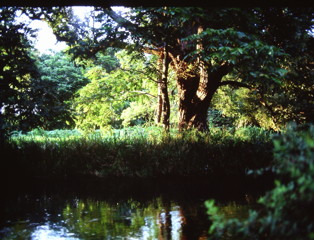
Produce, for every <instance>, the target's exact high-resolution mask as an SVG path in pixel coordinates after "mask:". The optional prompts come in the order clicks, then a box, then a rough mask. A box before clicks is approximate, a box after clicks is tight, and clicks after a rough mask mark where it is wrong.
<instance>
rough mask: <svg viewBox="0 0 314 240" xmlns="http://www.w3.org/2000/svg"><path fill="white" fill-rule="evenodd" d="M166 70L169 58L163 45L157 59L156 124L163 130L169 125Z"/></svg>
mask: <svg viewBox="0 0 314 240" xmlns="http://www.w3.org/2000/svg"><path fill="white" fill-rule="evenodd" d="M168 69H169V57H168V50H167V46H166V44H165V46H164V48H163V50H162V54H161V55H160V57H159V59H158V70H159V74H160V78H159V81H158V106H157V122H158V123H162V125H163V127H164V129H165V130H167V131H168V130H169V125H170V120H169V119H170V101H169V95H168Z"/></svg>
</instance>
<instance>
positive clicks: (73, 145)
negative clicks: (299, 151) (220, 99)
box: [1, 127, 273, 177]
mask: <svg viewBox="0 0 314 240" xmlns="http://www.w3.org/2000/svg"><path fill="white" fill-rule="evenodd" d="M270 136H271V133H270V132H268V131H265V130H263V129H260V128H240V129H234V128H229V129H224V128H213V129H211V131H210V132H209V133H198V132H194V131H189V132H183V133H182V132H181V133H179V132H177V131H175V130H173V131H171V132H170V133H169V134H166V133H164V132H163V130H162V129H160V128H156V127H151V128H128V129H123V130H116V131H112V132H109V133H105V134H103V133H101V132H95V133H92V134H82V133H80V132H78V131H75V130H73V131H62V130H56V131H49V132H48V131H42V130H34V131H32V132H29V133H27V134H20V133H16V134H14V135H12V137H11V139H10V141H9V142H8V144H6V145H4V146H2V152H3V153H6V154H5V155H4V156H7V157H4V158H3V159H2V160H1V161H2V166H3V167H2V169H3V172H2V174H3V175H8V176H11V177H14V176H17V177H19V176H48V177H67V176H100V177H109V176H110V177H111V176H117V177H119V176H120V177H160V176H200V175H202V176H208V175H209V176H210V175H238V174H240V175H243V174H244V173H245V172H246V171H248V170H249V169H258V168H261V167H265V166H268V165H269V163H270V161H271V160H272V155H273V153H272V149H273V144H272V141H271V137H270Z"/></svg>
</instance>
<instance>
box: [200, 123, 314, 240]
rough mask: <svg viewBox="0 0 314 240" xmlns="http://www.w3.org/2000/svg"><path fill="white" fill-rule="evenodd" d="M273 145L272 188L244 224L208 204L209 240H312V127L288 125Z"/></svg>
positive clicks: (313, 175)
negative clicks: (274, 176) (273, 175)
mask: <svg viewBox="0 0 314 240" xmlns="http://www.w3.org/2000/svg"><path fill="white" fill-rule="evenodd" d="M274 146H275V148H274V154H275V165H274V169H275V173H276V174H277V180H276V181H275V188H274V189H273V190H272V191H270V192H268V193H266V195H265V196H264V197H262V198H260V199H259V203H260V205H261V206H260V210H258V211H256V210H252V211H251V212H250V214H249V217H248V218H247V219H245V220H243V221H242V220H239V219H226V218H224V216H223V215H221V214H220V213H219V210H218V208H217V207H216V206H215V204H214V202H213V201H208V202H207V203H206V205H207V208H208V214H209V215H210V218H211V220H212V221H213V223H212V226H211V228H210V233H211V234H212V238H211V239H222V238H223V237H232V239H242V240H245V239H256V240H257V239H269V240H272V239H274V240H275V239H276V240H287V239H294V240H305V239H314V217H313V212H314V126H313V125H312V126H309V127H308V129H306V127H297V126H290V127H289V128H288V129H287V131H286V133H284V134H282V135H281V136H277V137H276V138H275V139H274ZM224 239H225V238H224ZM228 239H229V238H228Z"/></svg>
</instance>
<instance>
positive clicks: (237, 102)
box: [0, 7, 314, 130]
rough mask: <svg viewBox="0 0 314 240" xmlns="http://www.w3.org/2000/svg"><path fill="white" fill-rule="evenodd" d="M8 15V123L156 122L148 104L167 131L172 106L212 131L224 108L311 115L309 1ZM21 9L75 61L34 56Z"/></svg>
mask: <svg viewBox="0 0 314 240" xmlns="http://www.w3.org/2000/svg"><path fill="white" fill-rule="evenodd" d="M1 11H2V13H3V14H2V15H1V17H2V18H1V27H2V28H3V30H2V33H1V34H2V42H1V46H2V48H1V49H2V52H3V54H2V55H3V57H2V62H3V63H2V65H3V67H2V68H0V69H1V70H2V72H1V73H0V76H1V77H2V78H3V79H4V81H3V83H2V85H3V86H4V88H2V91H3V94H2V95H1V96H2V99H1V101H2V114H1V116H2V118H1V119H2V121H4V120H5V121H6V122H9V121H11V122H13V121H15V120H14V119H18V120H16V121H17V122H18V124H20V125H21V124H23V121H26V122H33V125H32V126H35V125H40V126H42V127H45V128H54V127H66V124H65V122H67V123H69V124H70V126H74V125H73V124H74V122H76V126H77V127H82V126H85V127H86V126H87V125H90V126H93V127H92V128H99V127H103V126H105V125H112V126H114V127H121V126H122V125H121V123H122V121H124V124H130V123H131V122H132V121H133V120H135V119H136V114H135V112H136V111H139V115H141V114H142V117H143V119H144V120H143V121H144V122H145V121H148V120H149V121H152V119H154V117H151V116H150V117H148V118H146V117H147V116H148V115H145V114H144V112H145V111H144V112H142V113H140V112H141V111H140V110H139V109H141V108H142V110H144V109H146V110H147V109H148V108H147V107H144V109H143V106H148V105H149V106H153V105H154V104H152V103H153V101H155V104H156V105H155V106H156V107H151V108H150V109H151V110H150V115H151V114H152V113H155V114H157V116H156V117H155V119H157V122H160V123H162V124H163V125H164V127H166V128H168V127H169V124H170V122H171V121H169V119H174V116H172V115H171V114H170V109H171V112H172V114H174V112H173V110H174V108H176V111H175V112H176V113H175V114H176V115H177V116H178V117H177V124H178V126H179V128H180V129H186V128H197V129H199V130H207V129H208V120H211V119H209V118H210V117H211V116H212V114H209V113H210V112H211V111H214V109H215V108H216V109H217V110H220V111H221V113H222V114H223V115H224V116H226V117H231V118H233V121H234V122H233V123H234V124H240V125H241V124H249V125H258V126H262V127H265V128H272V129H276V130H277V129H280V128H281V127H282V126H284V125H285V124H286V123H287V122H288V121H297V122H300V123H302V122H313V119H314V117H313V109H314V108H313V104H314V101H313V92H314V91H313V86H314V84H313V81H314V80H313V71H312V69H313V33H312V29H313V27H312V26H313V9H312V8H289V7H268V8H200V7H153V8H151V7H150V8H147V7H145V8H144V7H137V8H125V9H124V10H123V11H120V12H119V11H115V10H113V9H112V8H103V7H95V8H94V10H93V11H91V12H90V16H87V17H86V18H85V20H84V21H82V20H80V19H79V18H78V17H76V16H75V15H74V13H73V11H72V9H71V7H50V8H48V7H42V8H30V7H24V8H11V7H9V8H2V9H1ZM18 11H19V12H20V13H23V14H25V15H27V16H28V17H29V18H30V19H41V20H43V19H44V20H45V21H47V22H48V24H49V25H50V27H51V28H52V29H53V31H54V33H55V35H56V37H57V39H58V40H59V41H65V42H67V44H68V49H67V50H66V54H67V55H68V56H70V57H71V59H70V58H68V57H66V56H65V55H64V54H63V55H62V54H55V55H54V56H39V57H36V56H35V55H36V54H35V52H34V51H33V52H32V51H31V44H30V40H29V37H28V35H30V34H32V33H33V32H32V31H31V30H30V29H28V28H27V27H26V25H24V24H22V23H19V24H17V23H16V21H15V20H14V19H15V18H16V14H17V12H18ZM6 39H16V40H14V41H11V42H10V44H8V41H7V40H6ZM12 56H19V57H12ZM117 56H118V57H117ZM36 58H37V59H39V61H37V62H36V61H35V59H36ZM132 59H135V60H136V61H134V60H132ZM140 59H142V60H140ZM145 59H146V60H145ZM148 59H150V60H149V61H148ZM71 61H73V62H71ZM14 69H16V70H14ZM169 74H170V75H169ZM9 75H10V77H8V76H9ZM87 79H89V80H87ZM88 82H90V83H88ZM87 83H88V84H87ZM86 84H87V85H86ZM85 85H86V86H85ZM148 86H149V87H148ZM23 89H25V90H23ZM26 89H27V91H26ZM47 89H49V90H48V91H47ZM15 93H18V94H15ZM135 93H136V94H135ZM138 94H140V96H141V97H138ZM13 95H14V96H16V98H14V97H13V98H12V96H13ZM135 95H137V97H135ZM38 96H44V97H43V98H42V99H40V97H38ZM74 96H75V97H74ZM97 96H98V97H97ZM148 96H150V97H148ZM154 97H156V98H154ZM148 99H149V100H148ZM97 101H98V102H97ZM48 102H53V104H48ZM96 102H97V103H96ZM150 102H151V103H150ZM88 103H90V105H89V107H88V109H90V110H89V111H87V108H86V107H84V105H86V104H88ZM108 103H109V104H108ZM139 103H140V104H139ZM142 104H143V105H142ZM17 106H18V107H17ZM140 106H142V107H140ZM92 108H93V110H91V109H92ZM84 109H85V110H84ZM127 109H129V110H127ZM130 109H133V110H134V111H130ZM136 109H137V110H136ZM10 111H11V112H10ZM128 111H130V112H129V113H128V114H127V112H128ZM148 112H149V111H148ZM121 114H122V115H121ZM24 115H25V117H22V116H24ZM131 115H132V116H133V118H130V116H131ZM139 115H137V116H139ZM4 116H7V117H4ZM55 116H58V117H57V118H56V117H55ZM87 116H90V117H87ZM121 116H122V118H121ZM144 116H146V117H144ZM123 118H124V120H123ZM10 119H11V120H10ZM53 119H54V120H55V123H53V121H54V120H53ZM80 119H81V120H80ZM83 119H85V120H83ZM86 119H90V120H86ZM97 119H99V120H97ZM127 119H128V120H127ZM132 119H133V120H132ZM95 121H96V122H97V121H98V123H96V122H95ZM101 121H102V123H101V124H100V125H99V123H100V122H101ZM57 122H58V123H57ZM93 122H94V123H93ZM135 122H136V121H135ZM71 123H72V125H71ZM85 124H87V125H85ZM13 125H14V124H13ZM13 125H12V126H13ZM2 126H5V125H3V124H2ZM18 128H20V129H22V128H21V127H18Z"/></svg>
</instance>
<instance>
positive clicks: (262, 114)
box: [212, 86, 283, 130]
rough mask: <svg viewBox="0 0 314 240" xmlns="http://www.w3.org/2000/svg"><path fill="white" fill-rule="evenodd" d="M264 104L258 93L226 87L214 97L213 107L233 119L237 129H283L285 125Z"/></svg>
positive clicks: (219, 90)
mask: <svg viewBox="0 0 314 240" xmlns="http://www.w3.org/2000/svg"><path fill="white" fill-rule="evenodd" d="M277 95H278V94H277ZM275 97H276V95H275V96H274V98H275ZM263 103H264V102H263V101H262V100H261V99H260V96H259V94H258V93H257V92H256V91H252V90H249V89H247V88H239V89H232V88H231V87H230V86H224V87H221V88H220V89H218V91H217V93H216V94H215V95H214V99H213V101H212V107H213V108H215V109H218V110H220V111H221V112H222V114H223V115H225V116H226V117H228V118H231V119H233V121H232V124H233V125H234V126H237V127H243V126H258V127H262V128H265V129H274V130H278V129H280V128H282V127H283V124H279V123H278V122H277V121H276V120H277V118H275V116H273V115H272V112H271V111H269V108H267V106H265V105H263Z"/></svg>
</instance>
